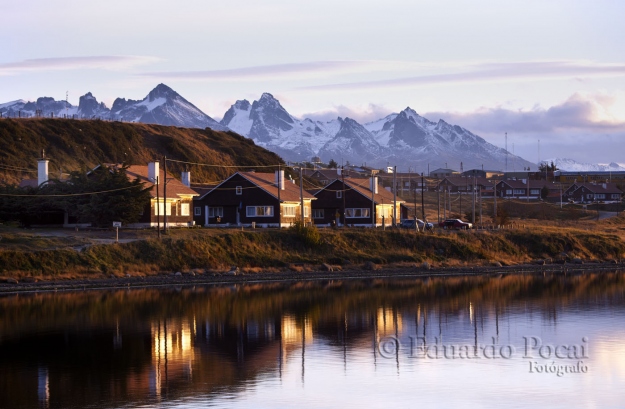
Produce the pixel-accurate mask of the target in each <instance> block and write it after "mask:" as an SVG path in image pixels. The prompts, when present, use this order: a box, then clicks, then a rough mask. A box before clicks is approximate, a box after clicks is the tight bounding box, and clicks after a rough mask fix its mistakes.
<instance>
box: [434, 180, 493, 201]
mask: <svg viewBox="0 0 625 409" xmlns="http://www.w3.org/2000/svg"><path fill="white" fill-rule="evenodd" d="M474 185H475V192H476V194H478V193H479V192H481V193H482V196H492V195H493V189H494V187H495V184H494V183H493V182H491V181H490V180H488V179H486V178H484V177H472V176H450V177H446V178H444V179H443V180H441V181H440V182H439V183H438V185H437V186H436V189H437V190H439V191H441V192H444V191H447V192H450V193H467V194H470V193H472V192H473V186H474Z"/></svg>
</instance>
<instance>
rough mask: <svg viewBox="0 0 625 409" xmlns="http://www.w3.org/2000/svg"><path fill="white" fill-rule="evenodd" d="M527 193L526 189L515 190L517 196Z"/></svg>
mask: <svg viewBox="0 0 625 409" xmlns="http://www.w3.org/2000/svg"><path fill="white" fill-rule="evenodd" d="M525 192H527V191H526V190H525V189H514V194H515V195H523V194H525Z"/></svg>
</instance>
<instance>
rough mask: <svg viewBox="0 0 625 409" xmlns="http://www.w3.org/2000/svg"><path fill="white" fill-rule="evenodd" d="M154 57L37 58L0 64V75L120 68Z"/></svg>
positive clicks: (154, 59)
mask: <svg viewBox="0 0 625 409" xmlns="http://www.w3.org/2000/svg"><path fill="white" fill-rule="evenodd" d="M158 60H159V59H158V58H156V57H148V56H136V55H100V56H87V57H60V58H37V59H32V60H23V61H18V62H10V63H4V64H0V75H17V74H21V73H24V72H32V71H49V70H77V69H85V68H86V69H104V70H120V69H125V68H130V67H133V66H136V65H142V64H147V63H151V62H155V61H158Z"/></svg>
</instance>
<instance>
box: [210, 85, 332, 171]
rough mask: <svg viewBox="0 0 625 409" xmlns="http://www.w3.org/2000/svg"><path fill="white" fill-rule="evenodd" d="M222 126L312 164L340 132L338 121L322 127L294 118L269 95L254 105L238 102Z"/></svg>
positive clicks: (321, 123)
mask: <svg viewBox="0 0 625 409" xmlns="http://www.w3.org/2000/svg"><path fill="white" fill-rule="evenodd" d="M221 125H223V126H227V127H228V128H230V129H232V130H234V131H235V132H238V133H240V134H241V135H245V136H247V137H249V138H252V139H253V140H254V141H255V142H256V143H257V144H258V145H260V146H263V147H265V148H267V149H270V150H273V151H274V152H277V153H278V154H280V155H282V156H284V157H285V159H290V160H310V158H311V157H312V156H315V155H317V153H318V152H319V150H320V149H321V148H322V147H323V146H324V145H325V144H326V143H327V142H328V141H329V140H331V139H332V138H333V137H334V136H335V135H336V133H337V132H338V129H339V128H340V124H339V123H338V122H337V121H336V120H334V121H329V122H326V123H323V122H319V121H316V122H315V121H312V120H311V119H305V120H303V121H301V120H299V119H297V118H294V117H293V116H291V115H290V114H289V113H288V112H287V111H286V110H285V109H284V107H283V106H282V105H281V104H280V102H279V101H278V100H277V99H275V98H274V97H273V95H271V94H269V93H264V94H262V96H261V97H260V99H259V100H257V101H254V102H253V103H252V104H250V103H249V102H248V101H247V100H242V101H237V102H235V103H234V104H233V105H232V106H231V107H230V109H228V111H226V113H225V114H224V117H223V119H222V120H221Z"/></svg>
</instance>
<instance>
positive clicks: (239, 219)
mask: <svg viewBox="0 0 625 409" xmlns="http://www.w3.org/2000/svg"><path fill="white" fill-rule="evenodd" d="M239 225H241V209H237V226H239Z"/></svg>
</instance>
